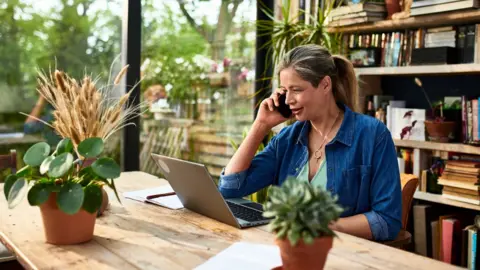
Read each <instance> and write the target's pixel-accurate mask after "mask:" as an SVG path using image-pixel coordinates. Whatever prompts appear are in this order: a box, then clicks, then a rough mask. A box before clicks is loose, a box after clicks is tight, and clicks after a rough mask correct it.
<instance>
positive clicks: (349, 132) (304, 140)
mask: <svg viewBox="0 0 480 270" xmlns="http://www.w3.org/2000/svg"><path fill="white" fill-rule="evenodd" d="M338 105H339V106H340V107H341V108H343V110H344V115H343V121H342V124H341V126H340V129H339V130H338V132H337V135H336V136H335V138H334V139H333V140H332V141H331V142H330V143H334V142H339V143H343V144H345V145H346V146H351V145H352V142H353V134H354V133H355V113H354V112H353V111H352V110H351V109H350V108H348V106H346V105H344V104H338ZM310 128H311V124H310V121H305V122H304V123H303V126H302V129H301V130H300V133H299V135H298V138H297V144H298V143H301V144H302V145H304V146H307V145H308V133H309V132H310Z"/></svg>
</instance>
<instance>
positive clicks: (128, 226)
mask: <svg viewBox="0 0 480 270" xmlns="http://www.w3.org/2000/svg"><path fill="white" fill-rule="evenodd" d="M164 183H165V180H162V179H158V178H156V177H154V176H151V175H149V174H146V173H141V172H130V173H123V174H122V176H121V177H120V178H119V179H117V181H116V185H117V188H118V189H119V192H120V194H121V193H122V192H124V191H130V190H137V189H142V188H149V187H155V186H159V185H162V184H164ZM0 187H1V186H0ZM0 189H2V188H0ZM108 192H109V197H110V198H111V205H110V208H109V209H108V210H107V211H106V213H105V215H104V216H102V217H100V218H98V219H97V224H96V227H95V236H94V239H93V240H92V241H90V242H88V243H85V244H81V245H73V246H54V245H50V244H46V243H45V242H44V236H43V225H42V221H41V218H40V211H39V210H38V209H37V208H36V207H31V206H29V205H28V202H27V200H26V199H25V200H24V201H23V203H22V204H20V205H18V206H17V208H15V209H13V210H8V208H7V206H6V202H5V198H4V196H3V191H2V192H1V195H2V196H0V221H1V222H0V223H1V224H0V241H1V242H3V243H4V244H5V245H6V246H7V247H8V248H9V249H10V250H11V251H12V252H13V253H15V254H16V255H17V257H18V260H19V261H20V262H21V264H22V265H23V266H24V267H26V268H27V269H192V268H194V267H196V266H198V265H200V264H202V263H204V262H205V261H206V260H207V259H208V258H210V257H212V256H214V255H215V254H217V253H219V252H220V251H222V250H223V249H225V248H227V247H228V246H230V245H231V244H232V243H234V242H237V241H248V242H254V243H266V244H274V242H273V241H274V235H273V234H271V233H269V232H267V231H266V228H265V226H263V227H256V228H250V229H244V230H239V229H237V228H234V227H231V226H229V225H225V224H223V223H219V222H217V221H215V220H212V219H209V218H207V217H204V216H201V215H199V214H196V213H193V212H191V211H189V210H187V209H183V210H169V209H167V208H163V207H160V206H155V205H150V204H144V203H141V202H137V201H133V200H129V199H124V198H123V197H121V199H122V205H120V204H119V203H118V202H117V200H116V199H114V196H113V194H112V193H111V191H108ZM0 268H1V267H0ZM325 268H326V269H395V270H396V269H435V270H440V269H455V267H454V266H451V265H448V264H445V263H442V262H438V261H435V260H432V259H429V258H425V257H421V256H419V255H415V254H413V253H409V252H405V251H402V250H398V249H394V248H392V247H388V246H385V245H381V244H378V243H374V242H372V241H367V240H364V239H360V238H356V237H353V236H350V235H346V234H342V233H339V237H338V238H337V239H335V242H334V247H333V248H332V250H331V251H330V253H329V255H328V260H327V264H326V267H325Z"/></svg>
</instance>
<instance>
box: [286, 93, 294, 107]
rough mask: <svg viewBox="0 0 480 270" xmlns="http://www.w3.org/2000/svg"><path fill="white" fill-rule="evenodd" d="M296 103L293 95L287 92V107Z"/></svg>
mask: <svg viewBox="0 0 480 270" xmlns="http://www.w3.org/2000/svg"><path fill="white" fill-rule="evenodd" d="M294 102H295V101H294V99H293V97H292V94H291V93H290V92H287V94H286V96H285V103H286V104H287V105H290V104H293V103H294Z"/></svg>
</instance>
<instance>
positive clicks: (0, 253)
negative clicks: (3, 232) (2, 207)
mask: <svg viewBox="0 0 480 270" xmlns="http://www.w3.org/2000/svg"><path fill="white" fill-rule="evenodd" d="M4 169H11V170H12V173H16V172H17V152H16V151H15V150H10V154H7V155H0V170H4ZM2 193H3V192H2ZM0 196H3V194H1V195H0ZM14 260H15V256H13V255H12V254H11V253H10V252H9V251H8V250H7V248H6V247H4V246H3V245H2V244H1V243H0V268H3V266H5V267H6V264H7V263H8V262H10V261H14Z"/></svg>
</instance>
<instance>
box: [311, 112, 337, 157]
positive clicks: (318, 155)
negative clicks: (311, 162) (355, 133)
mask: <svg viewBox="0 0 480 270" xmlns="http://www.w3.org/2000/svg"><path fill="white" fill-rule="evenodd" d="M339 114H340V110H339V111H338V112H337V116H335V120H334V121H333V123H332V126H330V129H329V130H328V132H327V133H326V134H325V136H323V141H322V144H320V147H318V149H317V150H315V152H313V156H314V157H315V158H316V159H317V162H319V161H320V159H321V158H322V156H323V154H322V151H321V150H322V147H323V145H324V144H325V141H326V140H327V137H328V134H330V131H332V128H333V126H334V125H335V123H336V122H337V118H338V115H339ZM322 135H323V134H322ZM317 153H318V154H317Z"/></svg>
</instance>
